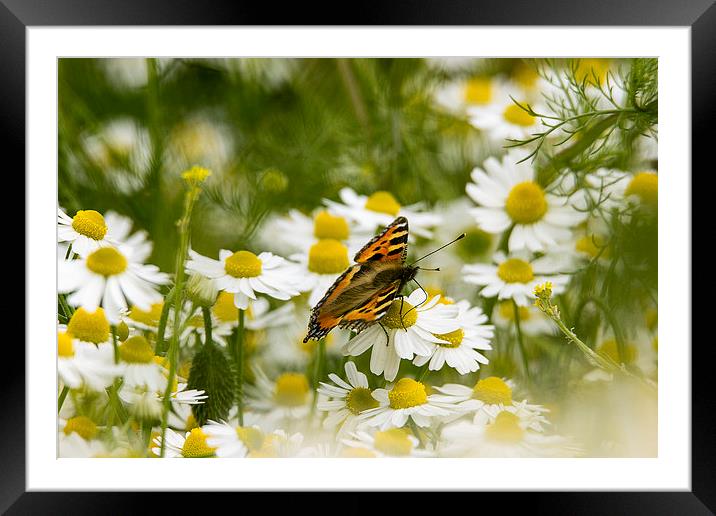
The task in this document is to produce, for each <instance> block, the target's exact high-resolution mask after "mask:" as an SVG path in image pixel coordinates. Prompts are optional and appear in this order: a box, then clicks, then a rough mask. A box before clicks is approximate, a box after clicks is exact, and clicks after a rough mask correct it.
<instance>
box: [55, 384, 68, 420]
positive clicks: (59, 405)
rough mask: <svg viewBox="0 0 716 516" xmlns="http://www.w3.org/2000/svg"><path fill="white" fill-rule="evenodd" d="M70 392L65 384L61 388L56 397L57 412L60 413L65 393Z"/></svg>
mask: <svg viewBox="0 0 716 516" xmlns="http://www.w3.org/2000/svg"><path fill="white" fill-rule="evenodd" d="M68 392H70V388H69V387H67V386H66V385H65V386H64V387H63V388H62V392H60V397H59V398H57V413H58V414H59V413H60V410H62V405H63V404H64V403H65V398H66V397H67V393H68Z"/></svg>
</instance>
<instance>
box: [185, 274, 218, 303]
mask: <svg viewBox="0 0 716 516" xmlns="http://www.w3.org/2000/svg"><path fill="white" fill-rule="evenodd" d="M186 293H187V296H188V297H189V299H190V300H191V301H192V302H193V303H194V304H195V305H197V306H201V307H204V308H209V307H211V306H213V305H214V303H215V302H216V298H217V297H218V295H219V291H218V290H217V289H216V285H215V284H214V280H212V279H209V278H205V277H204V276H202V275H201V274H192V275H191V276H189V280H188V281H187V284H186Z"/></svg>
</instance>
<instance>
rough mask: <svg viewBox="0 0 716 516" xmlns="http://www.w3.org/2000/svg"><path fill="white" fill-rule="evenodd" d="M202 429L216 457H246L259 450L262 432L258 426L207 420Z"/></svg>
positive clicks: (262, 439) (262, 438)
mask: <svg viewBox="0 0 716 516" xmlns="http://www.w3.org/2000/svg"><path fill="white" fill-rule="evenodd" d="M202 430H203V431H204V433H206V435H207V439H206V443H207V444H208V445H209V446H211V447H213V448H215V449H216V456H217V457H239V458H241V457H246V456H247V455H248V454H249V452H252V451H256V450H260V449H261V447H262V445H263V441H264V438H265V436H264V434H263V432H261V429H260V428H259V427H258V426H233V425H231V424H229V423H227V422H226V421H213V420H211V419H210V420H209V421H208V423H207V424H206V425H204V426H203V427H202Z"/></svg>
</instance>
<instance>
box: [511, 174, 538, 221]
mask: <svg viewBox="0 0 716 516" xmlns="http://www.w3.org/2000/svg"><path fill="white" fill-rule="evenodd" d="M505 209H506V210H507V214H508V215H509V216H510V218H511V219H512V220H513V221H514V222H516V223H517V224H532V223H534V222H537V221H538V220H541V219H542V217H544V214H545V213H547V200H546V199H545V196H544V190H542V187H540V186H539V185H538V184H537V183H534V182H532V181H525V182H524V183H519V184H516V185H515V186H513V187H512V190H510V193H509V195H508V196H507V202H506V204H505Z"/></svg>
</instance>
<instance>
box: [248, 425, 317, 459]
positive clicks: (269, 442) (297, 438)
mask: <svg viewBox="0 0 716 516" xmlns="http://www.w3.org/2000/svg"><path fill="white" fill-rule="evenodd" d="M303 440H304V438H303V434H301V433H300V432H296V433H293V434H289V433H287V432H285V431H284V430H281V429H278V430H274V431H273V432H271V433H269V434H267V435H266V436H265V437H264V439H263V443H261V447H260V448H258V449H255V450H252V451H250V452H249V454H248V457H249V458H267V457H271V458H278V457H301V456H304V455H305V454H306V452H307V450H306V449H305V448H304V447H303V446H302V445H303Z"/></svg>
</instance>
